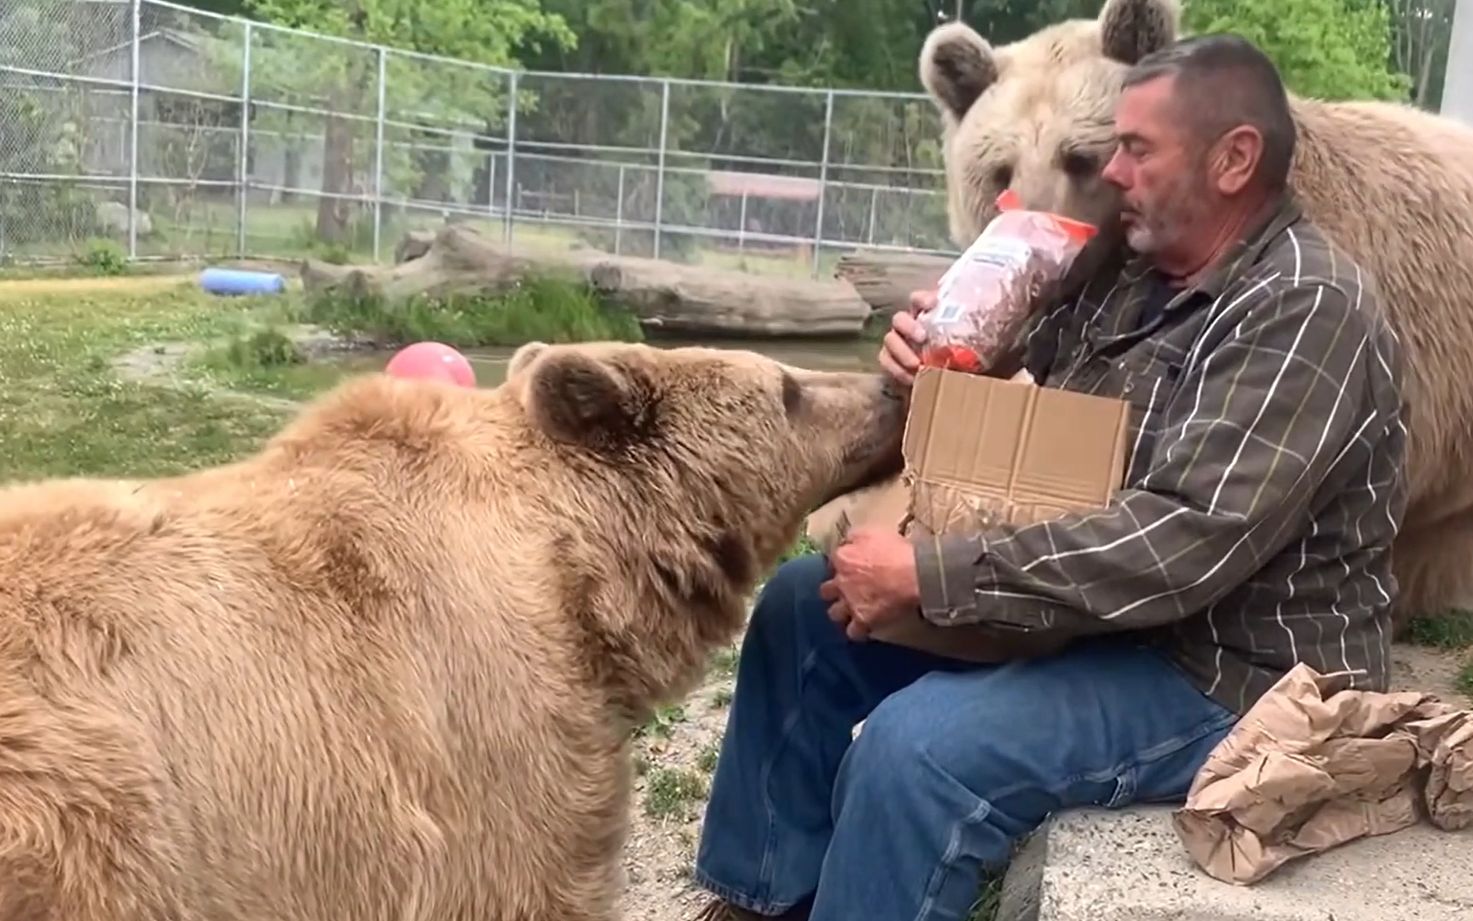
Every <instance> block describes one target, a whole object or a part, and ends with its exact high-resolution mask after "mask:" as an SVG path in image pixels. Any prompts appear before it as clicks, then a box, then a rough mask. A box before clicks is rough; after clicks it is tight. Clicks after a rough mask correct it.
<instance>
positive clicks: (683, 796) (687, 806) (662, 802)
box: [644, 768, 706, 820]
mask: <svg viewBox="0 0 1473 921" xmlns="http://www.w3.org/2000/svg"><path fill="white" fill-rule="evenodd" d="M646 783H647V784H648V787H647V792H646V794H645V800H644V811H645V814H646V815H648V816H650V817H651V818H655V819H680V820H685V819H690V818H692V817H693V815H694V813H695V811H696V807H697V805H698V804H699V803H700V801H701V800H702V799H704V798H705V796H706V779H705V778H704V777H702V776H701V775H700V774H698V773H696V772H695V771H691V770H687V769H684V768H655V769H654V770H652V771H650V772H649V775H648V777H647V779H646Z"/></svg>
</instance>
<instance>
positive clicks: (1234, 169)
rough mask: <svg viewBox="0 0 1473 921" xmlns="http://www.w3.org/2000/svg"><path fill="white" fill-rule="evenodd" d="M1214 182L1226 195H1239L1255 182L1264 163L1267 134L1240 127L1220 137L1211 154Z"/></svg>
mask: <svg viewBox="0 0 1473 921" xmlns="http://www.w3.org/2000/svg"><path fill="white" fill-rule="evenodd" d="M1210 156H1211V165H1210V168H1211V170H1212V183H1213V185H1215V186H1217V191H1218V192H1220V193H1222V194H1223V195H1236V194H1238V193H1239V192H1241V191H1242V190H1243V188H1244V187H1245V186H1247V185H1248V184H1249V183H1250V182H1252V181H1253V175H1254V174H1255V173H1256V172H1258V166H1259V164H1260V163H1261V162H1262V161H1263V135H1262V134H1260V133H1259V132H1258V129H1256V128H1254V127H1253V126H1251V125H1239V126H1238V127H1236V128H1234V129H1232V130H1231V131H1229V132H1227V133H1226V134H1224V135H1223V136H1222V137H1220V138H1218V140H1217V143H1216V144H1214V145H1212V152H1211V155H1210Z"/></svg>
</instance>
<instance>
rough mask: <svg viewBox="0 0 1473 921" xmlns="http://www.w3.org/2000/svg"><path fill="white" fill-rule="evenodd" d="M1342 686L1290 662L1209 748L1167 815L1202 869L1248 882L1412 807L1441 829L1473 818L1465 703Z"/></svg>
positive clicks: (1389, 826)
mask: <svg viewBox="0 0 1473 921" xmlns="http://www.w3.org/2000/svg"><path fill="white" fill-rule="evenodd" d="M1348 685H1349V682H1348V680H1347V676H1346V675H1344V674H1341V673H1336V674H1331V675H1320V674H1318V673H1317V672H1316V671H1315V670H1314V669H1312V668H1310V667H1309V666H1307V665H1303V664H1301V665H1298V666H1296V667H1295V668H1294V669H1292V670H1291V671H1290V672H1289V673H1288V674H1286V675H1285V676H1284V677H1283V678H1282V679H1280V680H1279V682H1278V684H1276V685H1275V686H1274V687H1273V688H1272V689H1271V690H1270V691H1269V692H1268V693H1267V694H1265V695H1264V696H1263V698H1262V699H1260V700H1259V701H1258V703H1257V704H1255V705H1254V706H1253V707H1252V709H1250V710H1249V711H1248V712H1247V713H1246V714H1244V716H1243V718H1242V719H1241V720H1240V721H1239V722H1238V724H1237V725H1236V726H1235V727H1234V728H1233V730H1232V732H1230V733H1229V734H1228V736H1227V738H1225V739H1223V741H1222V742H1221V743H1220V744H1219V745H1218V746H1217V748H1216V749H1214V750H1213V752H1212V754H1211V755H1210V756H1209V757H1208V759H1207V763H1206V764H1204V765H1203V766H1202V769H1201V770H1200V771H1199V772H1198V773H1197V776H1196V777H1195V778H1194V779H1193V781H1192V786H1191V789H1190V790H1189V791H1188V793H1187V799H1186V803H1185V805H1184V806H1183V807H1182V808H1180V809H1178V810H1177V811H1176V812H1175V813H1174V814H1173V817H1172V820H1173V823H1174V824H1175V826H1176V832H1177V835H1178V837H1180V839H1181V841H1182V843H1183V844H1185V845H1186V849H1187V852H1188V853H1189V854H1190V855H1191V857H1192V859H1193V860H1194V861H1195V862H1196V863H1197V864H1198V865H1199V866H1200V867H1202V869H1203V870H1205V871H1206V872H1207V873H1208V874H1209V875H1211V876H1213V877H1215V878H1217V879H1219V880H1222V881H1224V882H1229V883H1236V884H1239V885H1246V884H1250V883H1254V882H1257V881H1258V880H1261V879H1263V878H1264V877H1265V876H1268V875H1269V874H1270V873H1272V872H1273V871H1274V870H1275V869H1277V868H1278V867H1280V866H1282V865H1283V864H1284V863H1286V862H1288V861H1290V860H1295V859H1298V858H1301V857H1305V856H1308V855H1310V854H1314V853H1317V852H1320V851H1325V850H1328V849H1330V848H1332V847H1337V846H1339V845H1341V844H1345V843H1346V842H1349V841H1353V840H1355V839H1357V838H1361V837H1365V836H1368V835H1384V834H1388V833H1391V832H1395V831H1399V830H1400V829H1403V828H1406V827H1408V826H1410V825H1412V824H1414V823H1416V822H1417V820H1418V816H1419V812H1420V811H1421V810H1423V809H1425V810H1426V814H1427V817H1428V818H1429V820H1430V821H1431V822H1432V823H1433V825H1435V826H1437V827H1438V828H1441V829H1444V830H1447V831H1454V830H1458V829H1464V828H1467V827H1469V826H1470V825H1473V711H1470V710H1458V709H1456V708H1454V707H1452V706H1450V705H1448V704H1446V703H1443V702H1442V701H1440V700H1439V699H1438V698H1436V697H1434V696H1432V695H1430V694H1423V693H1419V692H1416V691H1408V692H1401V693H1392V694H1380V693H1374V692H1370V691H1354V690H1348V689H1347V688H1348ZM1469 843H1470V845H1473V841H1470V842H1469Z"/></svg>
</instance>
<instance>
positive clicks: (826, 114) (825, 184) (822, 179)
mask: <svg viewBox="0 0 1473 921" xmlns="http://www.w3.org/2000/svg"><path fill="white" fill-rule="evenodd" d="M827 97H828V98H827V100H826V101H825V102H824V107H823V159H822V160H820V161H819V163H818V217H817V218H816V219H815V220H814V227H813V277H814V278H817V277H818V257H819V256H820V255H821V254H822V253H823V200H824V199H825V198H827V197H828V188H829V139H830V138H831V137H832V136H833V133H834V91H833V90H829V91H828V94H827Z"/></svg>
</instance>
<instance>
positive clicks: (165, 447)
mask: <svg viewBox="0 0 1473 921" xmlns="http://www.w3.org/2000/svg"><path fill="white" fill-rule="evenodd" d="M262 309H263V308H262V305H261V304H260V303H259V302H247V301H244V300H241V301H221V300H218V299H214V298H209V297H207V296H205V295H203V294H201V293H198V292H197V289H193V288H191V286H190V283H189V281H187V280H180V279H170V278H115V279H95V280H90V282H89V283H87V284H85V285H83V284H73V285H63V286H60V287H57V288H53V287H50V286H47V285H42V284H34V285H33V284H29V283H25V282H9V283H4V284H0V481H8V480H15V479H30V478H35V477H47V476H70V475H83V474H87V475H106V476H142V475H157V474H169V473H176V472H181V471H184V470H188V469H192V468H195V467H199V466H202V465H205V464H211V463H218V462H222V461H226V460H229V459H231V458H233V457H236V456H238V455H240V454H241V453H242V452H244V451H248V450H250V449H252V448H254V447H255V446H256V445H258V444H260V442H261V441H262V439H264V438H265V437H266V436H267V435H268V434H270V433H271V432H272V431H274V430H275V429H276V428H277V427H278V426H279V425H280V424H281V422H282V420H283V418H284V414H283V409H282V408H281V407H279V406H277V407H273V406H270V405H267V404H264V403H260V402H257V401H251V400H232V399H228V398H225V397H223V396H222V395H220V394H219V393H217V392H216V391H215V390H213V389H212V388H210V387H209V386H208V385H207V383H206V382H205V381H204V380H203V379H202V378H201V379H200V380H198V381H190V380H178V381H176V382H175V383H174V384H173V385H171V386H159V385H156V384H150V383H142V382H134V381H130V380H127V379H125V378H124V377H123V376H122V375H120V374H119V373H118V372H117V371H116V370H115V369H114V368H113V367H112V361H113V360H114V359H115V358H116V357H117V356H119V355H121V354H122V353H124V352H127V351H128V350H130V349H135V348H140V347H143V346H147V345H148V344H150V343H153V342H158V341H164V340H177V339H191V340H196V341H198V340H209V339H216V338H223V337H228V336H230V335H231V334H233V333H235V332H236V331H238V330H239V329H240V328H242V326H243V324H245V323H248V322H249V319H250V317H251V315H252V314H253V313H256V312H258V311H260V310H262Z"/></svg>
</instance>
